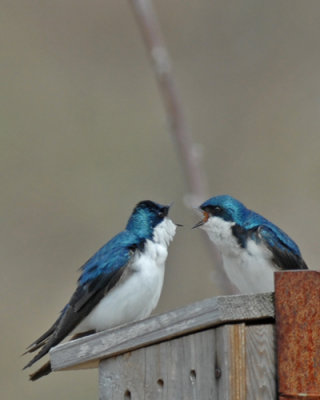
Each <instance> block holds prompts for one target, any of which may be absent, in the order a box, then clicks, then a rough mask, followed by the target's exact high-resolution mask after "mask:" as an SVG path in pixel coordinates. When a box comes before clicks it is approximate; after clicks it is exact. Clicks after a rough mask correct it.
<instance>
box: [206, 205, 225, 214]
mask: <svg viewBox="0 0 320 400" xmlns="http://www.w3.org/2000/svg"><path fill="white" fill-rule="evenodd" d="M203 210H204V211H206V212H207V213H208V214H210V215H220V214H222V212H223V209H222V207H220V206H206V207H205V208H204V209H203Z"/></svg>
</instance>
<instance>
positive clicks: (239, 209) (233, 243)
mask: <svg viewBox="0 0 320 400" xmlns="http://www.w3.org/2000/svg"><path fill="white" fill-rule="evenodd" d="M199 208H200V211H201V212H202V215H203V219H202V220H201V221H200V222H199V223H198V224H196V225H195V226H194V228H196V227H201V228H202V229H204V230H205V231H206V232H207V234H208V236H209V238H210V240H211V241H212V242H213V243H214V244H215V245H216V247H217V249H218V250H219V251H220V253H221V257H222V261H223V267H224V269H225V272H226V274H227V275H228V278H229V279H230V281H231V283H232V284H233V285H235V286H236V287H237V288H238V289H239V291H240V292H241V293H258V292H268V291H273V290H274V282H273V275H274V274H273V273H274V271H277V270H288V269H307V266H306V264H305V262H304V261H303V259H302V256H301V253H300V250H299V248H298V246H297V245H296V243H295V242H294V241H293V240H292V239H291V238H290V237H289V236H288V235H287V234H286V233H285V232H283V231H282V230H281V229H280V228H278V227H277V226H276V225H274V224H273V223H271V222H270V221H268V220H267V219H266V218H264V217H263V216H261V215H259V214H257V213H255V212H254V211H251V210H249V209H247V208H246V207H245V206H244V205H243V204H242V203H240V201H238V200H236V199H234V198H233V197H231V196H228V195H222V196H216V197H211V198H210V199H209V200H207V201H205V202H204V203H202V204H201V205H200V207H199Z"/></svg>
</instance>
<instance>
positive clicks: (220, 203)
mask: <svg viewBox="0 0 320 400" xmlns="http://www.w3.org/2000/svg"><path fill="white" fill-rule="evenodd" d="M199 210H200V212H201V213H202V219H201V221H199V222H198V223H197V224H196V225H195V226H194V227H193V228H197V227H203V228H204V229H205V228H206V224H208V223H210V222H211V220H212V218H214V217H216V218H219V219H220V220H224V221H226V222H231V223H233V222H234V223H236V224H237V225H240V226H241V225H242V221H243V220H244V218H245V216H246V214H247V213H248V212H249V210H248V209H247V208H246V207H245V206H244V205H243V204H242V203H241V202H240V201H238V200H236V199H235V198H233V197H231V196H229V195H221V196H215V197H211V198H210V199H209V200H207V201H205V202H204V203H202V204H201V205H200V207H199Z"/></svg>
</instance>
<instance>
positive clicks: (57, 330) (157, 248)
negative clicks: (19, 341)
mask: <svg viewBox="0 0 320 400" xmlns="http://www.w3.org/2000/svg"><path fill="white" fill-rule="evenodd" d="M169 207H170V206H164V205H161V204H157V203H154V202H152V201H150V200H146V201H141V202H140V203H138V204H137V205H136V207H135V208H134V210H133V212H132V214H131V216H130V218H129V221H128V223H127V226H126V228H125V230H124V231H122V232H120V233H119V234H118V235H116V236H115V237H114V238H112V239H111V240H110V241H109V242H108V243H106V244H105V245H104V246H103V247H101V249H100V250H98V251H97V252H96V253H95V254H94V255H93V256H92V257H91V258H90V259H89V260H88V261H87V262H86V263H85V264H84V265H83V266H82V267H81V271H82V273H81V276H80V278H79V279H78V285H77V288H76V290H75V292H74V293H73V295H72V297H71V299H70V301H69V303H68V304H67V305H66V306H65V307H64V308H63V310H62V311H61V313H60V316H59V317H58V319H57V320H56V322H55V323H54V324H53V325H52V326H51V328H50V329H49V330H47V331H46V332H45V333H44V334H43V335H42V336H40V337H39V339H37V340H36V341H35V342H33V343H32V344H31V345H30V346H29V347H28V349H27V351H26V353H31V352H33V351H35V350H38V349H40V351H39V352H38V354H37V355H36V356H35V357H34V358H33V359H32V360H31V361H30V362H29V363H28V364H27V365H26V366H25V367H24V368H28V367H30V366H31V365H33V364H34V363H35V362H36V361H38V360H39V359H40V358H42V357H43V356H44V355H45V354H47V353H48V352H49V350H50V349H51V348H52V347H53V346H55V345H57V344H58V343H60V342H61V341H62V340H63V339H64V338H65V337H67V336H68V335H70V334H72V335H75V336H74V337H80V336H84V335H85V334H87V333H92V332H97V331H101V330H104V329H108V328H112V327H115V326H118V325H122V324H125V323H128V322H133V321H137V320H141V319H143V318H146V317H148V316H149V315H150V314H151V312H152V311H153V309H154V308H155V307H156V305H157V304H158V301H159V298H160V294H161V290H162V285H163V278H164V270H165V261H166V258H167V255H168V246H169V243H170V242H171V241H172V239H173V237H174V235H175V232H176V226H177V225H176V224H174V223H173V222H172V220H171V219H169V217H168V212H169ZM50 372H51V366H50V362H47V363H46V364H45V365H44V366H43V367H41V368H40V369H39V370H38V371H36V372H35V373H33V374H32V375H30V379H31V380H36V379H38V378H40V377H41V376H44V375H47V374H49V373H50Z"/></svg>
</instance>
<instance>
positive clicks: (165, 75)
mask: <svg viewBox="0 0 320 400" xmlns="http://www.w3.org/2000/svg"><path fill="white" fill-rule="evenodd" d="M129 2H130V3H131V5H132V8H133V11H134V13H135V16H136V19H137V22H138V25H139V27H140V29H141V32H142V37H143V40H144V42H145V44H146V47H147V50H148V53H149V55H150V58H151V61H152V65H153V70H154V72H155V76H156V79H157V82H158V86H159V89H160V92H161V95H162V99H163V102H164V106H165V109H166V114H167V118H168V121H169V127H170V132H171V136H172V138H173V139H174V141H175V143H176V148H177V151H178V153H179V155H180V158H181V161H182V166H183V171H184V173H185V176H186V182H187V186H188V188H189V191H190V194H189V196H187V197H186V198H185V201H186V202H187V205H188V206H198V205H199V204H200V203H201V202H202V201H204V200H205V199H206V198H207V197H208V196H207V186H208V185H207V179H206V176H205V174H204V170H203V168H202V167H201V166H200V164H201V163H200V156H199V152H198V151H197V148H196V145H195V144H194V143H193V141H192V138H191V133H190V130H189V128H188V126H187V123H186V119H185V116H184V114H183V111H182V105H181V100H180V96H179V94H178V90H177V87H176V84H175V80H174V77H173V73H172V68H171V63H170V58H169V55H168V52H167V49H166V46H165V42H164V39H163V35H162V32H161V29H160V25H159V23H158V19H157V16H156V13H155V11H154V8H153V5H152V0H129ZM204 236H205V240H206V243H207V244H208V248H209V250H210V252H211V255H212V256H213V258H214V259H215V261H216V263H218V264H220V266H219V267H218V268H217V269H216V270H215V271H214V275H215V281H216V282H217V283H218V285H222V286H224V287H225V289H226V290H227V292H229V293H236V292H237V289H236V288H235V287H234V286H233V285H232V283H231V282H230V281H229V279H228V277H227V275H226V273H225V271H224V268H223V265H222V262H221V258H220V257H219V254H218V252H217V250H216V247H215V246H214V245H213V244H212V243H211V242H210V241H209V240H208V237H207V235H204Z"/></svg>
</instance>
